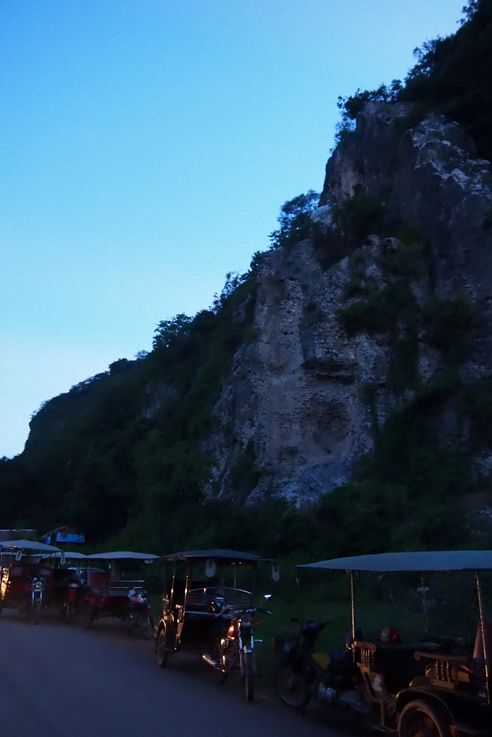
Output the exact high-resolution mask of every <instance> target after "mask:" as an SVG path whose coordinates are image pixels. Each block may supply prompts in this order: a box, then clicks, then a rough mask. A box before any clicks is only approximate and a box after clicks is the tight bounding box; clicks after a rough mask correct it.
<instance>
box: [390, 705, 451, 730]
mask: <svg viewBox="0 0 492 737" xmlns="http://www.w3.org/2000/svg"><path fill="white" fill-rule="evenodd" d="M449 726H450V725H449V721H448V720H447V719H446V718H445V717H443V715H442V714H441V713H440V712H439V711H438V710H437V709H436V708H435V707H434V706H432V705H431V704H428V703H426V702H425V701H410V702H409V703H408V704H407V705H406V706H404V707H403V709H402V711H401V714H400V718H399V720H398V737H450V734H451V731H450V729H449Z"/></svg>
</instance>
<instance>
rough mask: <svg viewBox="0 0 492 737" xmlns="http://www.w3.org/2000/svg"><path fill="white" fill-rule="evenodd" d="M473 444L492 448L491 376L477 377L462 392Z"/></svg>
mask: <svg viewBox="0 0 492 737" xmlns="http://www.w3.org/2000/svg"><path fill="white" fill-rule="evenodd" d="M464 397H465V401H466V404H467V410H468V413H469V416H470V419H471V432H472V438H473V440H474V441H475V444H478V445H482V444H485V445H486V446H488V447H489V448H492V377H487V378H484V379H479V380H478V381H476V382H474V383H473V384H471V385H469V386H467V388H466V389H465V392H464Z"/></svg>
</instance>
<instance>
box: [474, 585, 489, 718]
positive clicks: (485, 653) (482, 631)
mask: <svg viewBox="0 0 492 737" xmlns="http://www.w3.org/2000/svg"><path fill="white" fill-rule="evenodd" d="M475 581H476V584H477V599H478V616H479V618H480V634H481V636H482V653H483V659H484V671H485V692H486V694H487V704H489V705H490V703H491V701H490V672H489V653H488V648H487V640H486V636H485V615H484V607H483V598H482V586H481V583H480V573H479V572H478V571H475Z"/></svg>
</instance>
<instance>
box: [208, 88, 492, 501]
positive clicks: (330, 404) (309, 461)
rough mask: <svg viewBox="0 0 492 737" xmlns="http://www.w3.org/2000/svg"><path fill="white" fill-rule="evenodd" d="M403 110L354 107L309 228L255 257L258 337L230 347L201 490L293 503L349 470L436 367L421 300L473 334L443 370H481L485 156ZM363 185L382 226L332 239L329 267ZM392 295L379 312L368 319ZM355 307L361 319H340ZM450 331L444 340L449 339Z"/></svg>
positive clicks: (485, 356) (456, 434)
mask: <svg viewBox="0 0 492 737" xmlns="http://www.w3.org/2000/svg"><path fill="white" fill-rule="evenodd" d="M410 116H411V109H410V108H408V107H407V106H405V105H403V104H399V105H385V104H376V103H370V104H369V105H367V106H366V108H365V109H364V111H363V112H362V113H361V115H360V116H359V118H358V120H357V126H356V129H355V131H353V132H352V133H350V134H348V135H345V136H343V139H342V141H341V142H340V143H339V145H338V146H337V148H336V149H335V151H334V153H333V155H332V156H331V158H330V160H329V161H328V164H327V177H326V182H325V187H324V190H323V193H322V196H321V202H320V205H321V206H320V208H319V210H317V211H315V213H313V222H314V230H315V235H316V237H313V238H311V239H308V240H305V241H302V242H300V243H298V244H297V245H295V246H294V247H292V248H290V249H285V248H280V249H277V250H274V251H271V252H269V253H268V254H266V255H265V256H264V258H263V261H262V263H261V266H260V267H259V269H258V272H257V301H256V310H255V315H254V326H255V328H256V331H255V334H256V336H257V337H256V339H255V340H254V341H253V342H251V343H250V344H248V345H247V346H243V347H242V348H240V350H239V351H238V352H237V353H236V355H235V357H234V360H233V365H232V370H231V372H230V375H229V377H228V380H227V382H226V385H225V387H224V390H223V392H222V394H221V396H220V399H219V401H218V402H217V404H216V406H215V410H214V417H215V422H216V425H215V428H216V429H215V432H214V434H213V436H212V437H210V438H209V440H208V442H207V451H208V452H209V453H211V455H212V457H213V458H214V461H215V467H214V474H213V479H212V481H211V483H210V485H209V492H210V493H211V494H218V495H221V494H226V493H229V492H234V491H235V492H236V493H237V490H238V488H239V489H240V490H242V493H243V495H244V497H245V498H247V499H249V500H253V499H258V498H264V497H268V496H271V495H273V496H277V495H279V496H282V497H285V498H288V499H290V500H294V501H295V502H296V503H298V504H302V505H303V504H306V503H308V502H309V501H310V500H313V499H315V498H317V497H319V495H320V494H322V493H324V492H326V491H329V490H330V489H332V488H333V487H334V486H337V485H339V484H340V483H343V482H344V481H346V480H347V479H348V478H349V476H350V472H351V469H352V468H353V465H354V462H355V461H356V460H357V458H359V457H360V456H361V455H362V454H364V453H366V452H367V451H369V450H370V449H371V448H372V446H373V443H374V429H375V425H376V426H379V427H380V426H381V425H382V424H383V423H384V421H385V419H386V418H387V417H388V415H389V413H391V412H392V411H393V410H394V409H395V408H397V407H401V406H402V405H404V404H405V402H408V401H409V400H411V398H412V396H413V395H414V393H415V391H416V387H417V386H422V385H425V384H428V383H429V382H432V381H433V380H435V378H436V376H439V374H440V372H441V373H442V371H443V370H444V368H445V366H444V362H445V356H446V355H447V349H446V346H445V345H443V339H442V336H441V338H440V343H439V341H437V343H436V341H433V340H431V339H430V338H429V329H428V326H427V328H426V319H425V314H426V310H428V309H429V308H428V306H429V304H434V305H435V304H451V303H453V302H452V301H453V300H457V299H461V300H462V302H463V301H464V300H466V304H468V305H471V306H472V309H473V315H474V317H473V330H474V333H473V340H472V341H471V344H470V345H468V346H467V351H466V355H465V354H464V355H463V356H462V357H461V359H460V362H459V367H458V366H456V365H455V368H456V369H457V371H459V375H460V377H461V380H462V381H464V382H471V381H474V380H476V379H477V378H479V377H481V376H487V375H489V374H490V372H491V368H492V351H491V347H492V342H491V341H492V176H491V168H490V164H489V163H488V162H487V161H483V160H480V159H477V158H476V156H475V151H474V147H473V143H472V142H471V141H470V140H468V139H467V138H466V137H465V135H464V134H463V132H462V131H461V129H460V128H459V126H458V125H457V124H455V123H452V122H449V121H447V120H445V119H444V118H441V117H437V116H436V117H430V118H428V119H426V120H424V121H422V122H420V123H419V124H418V125H415V126H413V127H411V126H410V124H409V121H410ZM361 197H362V198H365V202H369V201H370V202H372V203H376V204H377V206H378V207H379V208H380V210H381V212H382V213H384V218H383V220H384V227H383V225H381V227H380V228H379V229H376V230H375V232H371V233H367V234H366V235H365V236H364V237H362V238H361V239H360V242H357V241H356V240H355V241H354V239H353V238H352V241H351V242H350V243H348V244H347V243H345V246H344V248H345V253H346V255H344V256H343V257H342V258H340V259H338V260H336V261H335V263H332V264H331V265H329V267H328V268H327V259H326V255H328V256H329V255H330V248H332V247H333V246H334V245H335V246H336V247H335V249H334V253H336V252H337V250H338V248H339V246H340V243H341V242H342V241H343V237H344V236H343V233H342V232H341V230H340V213H341V212H342V211H343V209H344V207H345V208H346V206H347V203H355V202H356V198H359V200H360V198H361ZM408 233H412V236H411V238H410V240H409V237H408ZM346 240H347V239H345V241H346ZM410 241H411V242H410ZM320 242H321V251H323V249H324V256H325V258H320ZM337 243H338V246H337ZM342 253H343V248H342ZM331 260H333V259H331ZM329 262H330V259H329V258H328V263H329ZM403 294H404V296H402V295H403ZM361 295H362V296H363V297H364V299H365V301H364V299H361ZM392 295H393V296H392ZM391 296H392V299H393V302H391V304H393V307H392V308H391V309H389V310H388V309H387V310H386V317H385V319H386V323H385V322H384V321H383V323H382V324H376V325H372V326H371V323H370V322H369V323H368V324H367V325H365V323H364V319H366V321H367V319H368V316H369V312H370V310H371V309H374V305H375V304H379V303H380V302H381V299H382V297H384V299H386V300H387V302H388V299H389V297H391ZM378 299H379V303H378V301H377V300H378ZM385 304H386V303H385ZM388 304H389V303H388ZM394 304H396V307H395V306H394ZM453 304H454V303H453ZM354 305H355V306H356V307H357V306H358V307H359V313H358V314H359V319H360V320H362V327H360V326H359V327H357V326H355V327H354V326H353V325H352V327H350V322H349V321H348V317H351V316H353V315H354V314H356V312H354V311H353V310H352V312H351V311H350V308H351V306H352V307H353V306H354ZM366 307H367V310H366ZM344 311H345V312H344ZM364 312H365V313H366V314H364ZM344 315H345V317H346V318H347V319H345V320H344V319H343V318H344ZM423 316H424V317H423ZM364 325H365V327H364ZM451 332H452V331H451ZM447 337H448V340H449V343H450V346H451V347H452V344H453V341H455V339H456V336H454V335H453V334H449V336H447ZM405 340H406V341H407V344H408V345H407V344H405ZM409 341H410V342H409ZM402 345H407V348H408V346H410V353H411V355H410V359H409V360H410V362H411V361H413V360H415V373H416V375H415V376H414V377H413V378H412V380H409V381H408V382H407V384H405V382H401V381H399V377H400V376H401V375H402V373H405V371H406V370H407V368H406V367H405V366H400V368H399V367H398V363H396V364H395V349H398V350H400V349H401V346H402ZM395 373H396V375H395ZM391 376H392V377H393V378H391ZM368 393H369V394H370V398H371V401H368ZM435 425H436V432H437V433H438V434H439V433H440V434H442V437H443V439H444V441H445V442H448V443H458V444H459V443H460V442H463V438H464V437H465V436H466V433H467V429H466V421H463V418H460V419H459V418H458V417H457V413H456V410H455V409H454V408H453V407H452V406H451V405H450V406H449V407H447V408H446V409H445V410H442V411H441V414H440V416H439V417H438V418H435ZM485 455H486V454H485ZM480 458H481V462H482V463H485V465H487V463H488V460H487V458H488V456H487V457H486V458H485V459H484V454H483V453H482V455H481V456H480ZM477 462H478V456H477Z"/></svg>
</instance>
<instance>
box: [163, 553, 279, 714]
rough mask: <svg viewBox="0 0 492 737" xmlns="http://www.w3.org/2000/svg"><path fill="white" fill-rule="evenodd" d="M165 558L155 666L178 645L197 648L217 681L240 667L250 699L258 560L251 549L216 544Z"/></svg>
mask: <svg viewBox="0 0 492 737" xmlns="http://www.w3.org/2000/svg"><path fill="white" fill-rule="evenodd" d="M164 560H165V564H166V572H165V590H164V595H163V600H162V615H161V619H160V622H159V625H158V628H157V637H156V645H155V653H156V656H157V664H158V666H159V667H160V668H163V667H165V666H166V665H167V662H168V659H169V657H170V656H171V655H173V654H175V653H177V652H180V651H181V650H195V651H198V652H199V654H201V656H202V659H203V660H204V661H205V662H206V663H207V664H208V665H210V666H212V667H213V668H214V669H215V670H216V672H217V673H218V674H219V681H224V680H225V679H226V678H227V676H228V674H229V673H230V672H231V671H232V670H235V669H237V670H239V671H240V673H241V675H242V679H243V684H244V688H245V696H246V699H247V700H248V701H252V699H253V694H254V676H255V672H256V661H255V653H254V644H255V639H254V637H253V624H254V614H255V612H256V608H255V607H254V601H253V598H254V594H253V591H254V589H255V584H256V569H257V565H258V563H259V561H260V560H262V559H261V558H260V557H259V556H257V555H254V554H253V553H243V552H238V551H234V550H221V549H218V550H217V549H215V550H191V551H183V552H178V553H174V554H172V555H168V556H166V557H165V558H164ZM246 585H247V586H248V588H245V586H246ZM264 611H266V610H264Z"/></svg>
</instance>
